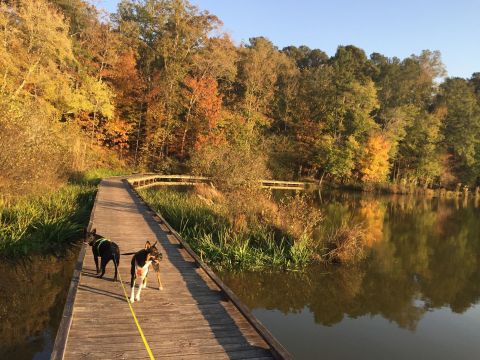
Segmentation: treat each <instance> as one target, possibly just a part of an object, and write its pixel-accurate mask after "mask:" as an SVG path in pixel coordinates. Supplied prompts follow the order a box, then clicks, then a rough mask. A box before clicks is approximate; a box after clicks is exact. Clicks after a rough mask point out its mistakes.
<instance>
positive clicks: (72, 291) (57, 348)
mask: <svg viewBox="0 0 480 360" xmlns="http://www.w3.org/2000/svg"><path fill="white" fill-rule="evenodd" d="M99 193H100V188H98V190H97V193H96V195H95V201H94V203H93V207H92V212H91V213H90V219H89V221H88V226H87V231H90V230H91V228H92V225H93V217H94V215H95V209H96V207H97V200H98V194H99ZM86 250H87V249H86V245H85V244H84V243H83V242H82V247H81V248H80V253H79V254H78V258H77V261H76V263H75V269H74V271H73V275H72V280H71V281H70V287H69V288H68V294H67V299H66V301H65V307H64V308H63V313H62V319H61V320H60V325H59V326H58V330H57V336H56V337H55V343H54V345H53V349H52V355H51V357H50V360H63V357H64V355H65V349H66V348H67V340H68V334H69V332H70V328H71V326H72V320H73V307H74V304H75V298H76V296H77V290H78V285H79V283H80V277H81V274H82V269H83V259H84V258H85V253H86Z"/></svg>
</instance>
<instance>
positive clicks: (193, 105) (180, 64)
mask: <svg viewBox="0 0 480 360" xmlns="http://www.w3.org/2000/svg"><path fill="white" fill-rule="evenodd" d="M0 44H1V45H0V46H1V47H2V50H1V51H0V169H1V173H0V189H2V192H4V191H6V192H8V189H10V188H11V187H12V186H13V185H12V184H16V186H18V184H24V183H27V182H28V183H38V184H41V183H55V182H59V181H63V180H64V179H66V178H67V177H68V176H70V175H71V174H72V173H75V172H79V171H84V170H85V169H88V168H89V167H92V166H97V165H98V164H102V165H109V166H111V165H112V163H113V164H118V163H127V164H129V166H131V167H132V168H135V169H138V170H141V171H143V170H145V171H154V172H165V173H198V174H204V175H210V176H217V177H228V176H230V177H231V178H235V179H237V180H238V179H242V181H243V180H251V179H255V178H265V177H272V178H278V179H307V178H308V179H315V180H317V181H319V182H323V181H328V182H329V183H334V184H335V183H336V184H348V183H360V184H374V183H388V182H390V183H408V184H415V185H418V186H422V187H425V188H426V187H434V186H435V187H438V186H445V187H455V186H458V184H462V185H468V186H478V185H479V182H480V179H479V174H480V73H474V74H472V76H471V78H469V79H464V78H458V77H447V73H446V69H445V67H444V65H443V64H442V61H441V54H440V53H439V52H438V51H431V50H424V51H422V52H421V53H420V54H416V55H411V56H410V57H407V58H404V59H400V58H397V57H393V58H389V57H386V56H384V55H382V54H379V53H373V54H370V55H367V54H366V53H365V51H363V50H362V49H360V48H358V47H355V46H353V45H347V46H343V45H342V46H339V47H338V49H337V51H336V53H335V54H334V55H333V56H328V55H327V54H326V53H325V52H324V51H322V50H321V49H310V48H309V47H307V46H298V47H297V46H288V47H285V48H283V49H280V48H278V47H277V46H275V44H273V43H272V42H271V41H269V40H268V39H267V38H264V37H256V38H251V39H249V41H248V43H241V44H237V43H235V42H234V41H233V40H232V39H231V38H230V36H229V35H228V34H227V33H225V32H224V31H223V30H222V22H221V20H220V19H219V18H218V17H216V16H215V15H213V14H211V13H209V12H208V11H204V10H200V9H198V8H197V7H195V6H193V5H192V4H191V3H189V2H188V1H187V0H122V1H121V2H120V3H119V6H118V10H117V11H116V12H115V13H113V14H107V13H105V12H103V11H100V10H99V9H97V8H96V7H94V6H93V5H91V4H90V3H88V2H86V1H83V0H50V1H47V0H28V1H26V0H6V1H5V0H3V1H1V2H0Z"/></svg>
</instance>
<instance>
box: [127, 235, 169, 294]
mask: <svg viewBox="0 0 480 360" xmlns="http://www.w3.org/2000/svg"><path fill="white" fill-rule="evenodd" d="M156 244H157V242H156V241H155V243H154V244H153V245H150V242H149V241H147V242H146V243H145V248H144V249H142V250H140V251H137V252H136V253H135V255H133V257H132V266H131V268H130V275H131V278H130V284H131V294H130V302H132V303H133V302H134V301H140V293H141V292H142V288H146V287H147V275H148V270H149V267H150V265H154V269H155V272H156V274H157V280H158V287H159V289H163V286H162V283H161V281H160V269H159V267H158V265H159V264H158V263H159V261H160V260H161V259H162V254H161V253H160V251H158V249H157V247H156V246H155V245H156ZM125 255H126V254H125ZM137 278H140V283H139V286H138V291H137V295H136V296H135V280H136V279H137Z"/></svg>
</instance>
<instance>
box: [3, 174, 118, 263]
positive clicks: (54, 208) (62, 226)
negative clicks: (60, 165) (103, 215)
mask: <svg viewBox="0 0 480 360" xmlns="http://www.w3.org/2000/svg"><path fill="white" fill-rule="evenodd" d="M120 173H122V171H121V170H118V171H116V170H108V169H95V170H92V171H88V172H85V173H78V174H75V175H74V176H72V178H71V179H70V181H69V183H67V184H66V185H64V186H62V187H61V188H60V189H59V190H57V191H51V192H48V193H47V194H44V195H40V196H38V195H37V196H26V197H21V198H16V199H15V200H13V201H10V202H8V203H7V202H5V201H3V202H1V201H0V255H1V256H2V257H8V258H16V257H19V256H24V255H28V254H30V253H56V252H59V251H61V250H62V249H65V248H66V246H67V245H69V244H71V243H72V242H73V241H76V240H78V239H79V238H80V237H81V236H82V232H83V228H84V227H85V226H86V225H87V223H88V219H89V217H90V212H91V209H92V206H93V202H94V200H95V194H96V190H97V184H98V183H99V182H100V180H101V178H103V177H108V176H113V175H118V174H120Z"/></svg>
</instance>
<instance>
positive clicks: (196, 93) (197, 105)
mask: <svg viewBox="0 0 480 360" xmlns="http://www.w3.org/2000/svg"><path fill="white" fill-rule="evenodd" d="M185 85H186V86H187V87H188V92H189V98H190V104H191V108H190V113H189V115H187V116H189V117H190V118H187V124H186V126H188V128H189V129H191V134H190V136H191V138H192V142H193V144H194V147H195V148H196V149H198V148H201V147H202V146H203V144H205V143H212V142H213V143H219V142H221V141H222V140H221V139H222V138H223V137H222V136H221V135H220V134H214V129H215V128H216V127H217V125H218V121H219V119H220V114H221V110H222V96H221V95H220V94H219V93H218V84H217V81H216V80H215V79H213V78H210V77H204V78H193V77H190V76H189V77H187V78H186V79H185ZM189 122H190V124H189ZM188 128H187V130H188Z"/></svg>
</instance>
